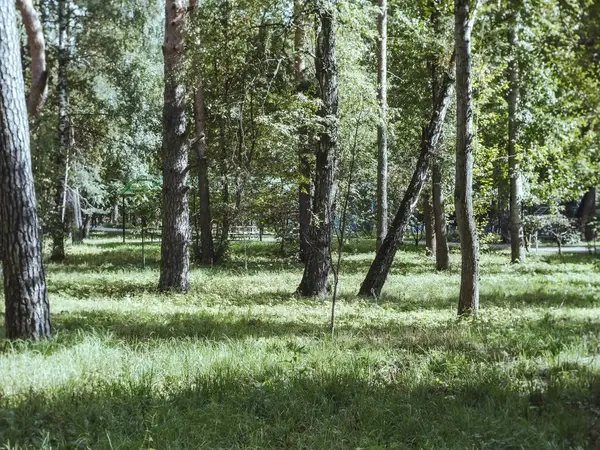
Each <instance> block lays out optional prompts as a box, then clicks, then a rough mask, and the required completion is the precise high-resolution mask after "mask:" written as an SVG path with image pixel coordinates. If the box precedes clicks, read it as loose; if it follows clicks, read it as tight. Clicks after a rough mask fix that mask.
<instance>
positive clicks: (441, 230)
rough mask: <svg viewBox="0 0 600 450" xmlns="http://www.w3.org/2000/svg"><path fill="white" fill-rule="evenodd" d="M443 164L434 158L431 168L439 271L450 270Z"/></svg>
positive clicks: (436, 256)
mask: <svg viewBox="0 0 600 450" xmlns="http://www.w3.org/2000/svg"><path fill="white" fill-rule="evenodd" d="M441 164H442V162H441V161H440V158H439V157H434V159H433V162H432V167H431V184H432V187H433V189H432V190H433V196H432V197H433V215H434V225H435V267H436V269H437V270H448V269H449V268H450V258H449V255H448V238H447V227H446V211H445V208H444V192H443V189H442V187H443V184H442V183H443V173H442V166H441Z"/></svg>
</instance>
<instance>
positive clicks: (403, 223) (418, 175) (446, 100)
mask: <svg viewBox="0 0 600 450" xmlns="http://www.w3.org/2000/svg"><path fill="white" fill-rule="evenodd" d="M453 68H454V56H452V58H451V63H450V70H449V73H446V74H445V76H444V80H443V81H442V85H441V86H440V90H439V92H438V96H437V100H436V104H435V107H434V108H433V111H432V113H431V118H430V120H429V125H428V126H427V127H426V128H425V129H424V130H423V135H422V138H421V151H420V154H419V159H418V161H417V166H416V167H415V170H414V172H413V175H412V178H411V180H410V183H409V185H408V187H407V188H406V192H405V193H404V197H403V198H402V202H401V203H400V207H399V208H398V212H397V213H396V216H395V217H394V221H393V222H392V225H391V227H390V229H389V230H388V234H387V236H386V237H385V239H384V241H383V243H382V244H381V247H380V248H379V250H378V251H377V255H376V256H375V260H374V261H373V263H372V264H371V267H369V272H368V273H367V276H366V277H365V280H364V281H363V283H362V285H361V287H360V290H359V292H358V295H362V296H371V295H372V296H375V297H378V296H379V295H380V294H381V289H382V288H383V285H384V283H385V280H386V278H387V275H388V273H389V271H390V269H391V267H392V263H393V262H394V257H395V256H396V252H397V251H398V246H399V245H400V243H401V242H402V238H403V236H404V232H405V231H406V227H407V225H408V223H409V220H410V218H411V216H412V214H413V212H414V210H415V207H416V206H417V202H418V200H419V197H420V195H421V191H422V190H423V186H424V185H425V183H426V182H427V178H428V176H429V165H430V162H431V158H432V157H433V156H434V153H435V150H436V148H437V144H438V141H439V139H440V137H441V135H442V127H443V125H444V119H445V117H446V112H447V110H448V106H449V104H450V98H451V96H452V90H453V88H454V79H453V77H452V76H451V74H450V73H451V72H452V69H453Z"/></svg>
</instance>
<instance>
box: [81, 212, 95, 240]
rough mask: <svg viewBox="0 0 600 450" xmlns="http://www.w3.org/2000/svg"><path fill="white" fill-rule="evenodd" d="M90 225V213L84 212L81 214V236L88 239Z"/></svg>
mask: <svg viewBox="0 0 600 450" xmlns="http://www.w3.org/2000/svg"><path fill="white" fill-rule="evenodd" d="M91 226H92V214H84V215H83V224H82V234H81V236H82V238H83V239H88V238H89V237H90V228H91Z"/></svg>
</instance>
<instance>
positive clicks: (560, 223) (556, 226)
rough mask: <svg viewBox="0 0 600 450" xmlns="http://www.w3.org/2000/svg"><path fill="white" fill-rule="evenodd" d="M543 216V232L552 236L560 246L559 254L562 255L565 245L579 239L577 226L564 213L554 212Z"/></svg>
mask: <svg viewBox="0 0 600 450" xmlns="http://www.w3.org/2000/svg"><path fill="white" fill-rule="evenodd" d="M542 217H543V227H542V232H543V233H545V234H548V235H550V236H552V238H553V239H554V242H556V245H557V246H558V254H559V255H560V256H562V247H563V245H564V244H566V243H569V242H573V241H577V240H578V239H579V233H578V231H577V227H576V226H575V225H574V224H573V223H572V222H571V221H570V220H569V219H568V218H567V217H565V216H563V215H562V214H552V215H549V216H542Z"/></svg>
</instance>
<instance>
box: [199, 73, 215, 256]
mask: <svg viewBox="0 0 600 450" xmlns="http://www.w3.org/2000/svg"><path fill="white" fill-rule="evenodd" d="M194 112H195V116H196V117H195V118H196V142H195V149H196V158H197V160H198V197H199V200H200V207H199V209H198V212H199V215H200V250H201V259H200V262H201V263H202V264H203V265H205V266H212V265H213V262H214V257H215V254H214V246H213V235H212V210H211V207H210V187H209V183H208V161H207V158H206V133H205V122H206V120H205V114H204V89H203V87H202V82H199V83H198V84H197V86H196V89H195V91H194Z"/></svg>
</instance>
